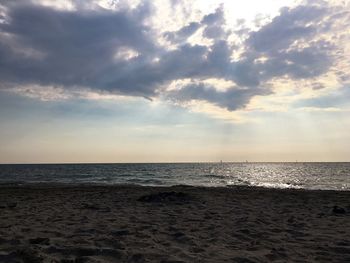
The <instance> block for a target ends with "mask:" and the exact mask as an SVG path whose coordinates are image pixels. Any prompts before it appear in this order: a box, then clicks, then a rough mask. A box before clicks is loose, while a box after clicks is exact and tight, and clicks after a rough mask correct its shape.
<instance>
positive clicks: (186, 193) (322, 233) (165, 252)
mask: <svg viewBox="0 0 350 263" xmlns="http://www.w3.org/2000/svg"><path fill="white" fill-rule="evenodd" d="M272 261H273V262H350V192H335V191H303V190H271V189H262V188H245V187H234V188H198V187H186V186H176V187H137V186H112V187H106V186H74V187H66V186H57V185H56V186H52V185H51V186H49V185H36V186H22V187H21V186H3V187H0V262H62V263H68V262H70V263H73V262H75V263H78V262H164V263H165V262H168V263H170V262H272Z"/></svg>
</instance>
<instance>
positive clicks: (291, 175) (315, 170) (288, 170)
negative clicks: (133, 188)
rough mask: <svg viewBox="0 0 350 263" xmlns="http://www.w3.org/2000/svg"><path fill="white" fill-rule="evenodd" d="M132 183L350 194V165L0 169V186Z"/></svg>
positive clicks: (22, 166)
mask: <svg viewBox="0 0 350 263" xmlns="http://www.w3.org/2000/svg"><path fill="white" fill-rule="evenodd" d="M37 183H54V184H55V183H59V184H69V185H73V184H99V185H100V184H103V185H115V184H134V185H143V186H173V185H191V186H205V187H230V186H255V187H267V188H298V189H310V190H350V163H325V162H322V163H315V162H313V163H301V162H296V163H250V162H244V163H228V162H219V163H117V164H2V165H0V185H8V184H18V185H22V184H37Z"/></svg>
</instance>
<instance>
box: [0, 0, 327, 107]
mask: <svg viewBox="0 0 350 263" xmlns="http://www.w3.org/2000/svg"><path fill="white" fill-rule="evenodd" d="M6 3H8V2H6ZM6 9H7V11H6V22H5V23H0V80H1V83H3V84H2V86H4V85H5V84H6V87H8V85H13V86H16V85H21V84H40V85H59V86H63V87H65V88H66V89H69V88H71V87H75V86H78V87H88V88H90V89H95V90H97V91H109V92H112V93H118V94H124V95H132V96H142V97H147V98H151V97H156V96H159V95H160V94H161V93H162V92H164V91H161V89H160V88H161V87H164V86H166V85H167V84H169V83H170V82H171V81H174V80H178V79H184V78H188V79H197V80H199V81H200V80H204V79H206V78H223V79H225V80H231V81H234V82H235V83H236V84H237V85H238V87H239V88H238V89H232V90H231V89H230V90H228V91H225V92H221V91H216V90H215V88H214V87H207V86H205V85H190V86H186V87H184V88H183V89H181V90H180V91H179V92H178V93H169V96H170V95H173V96H174V99H175V100H181V99H182V100H184V101H187V100H190V99H198V100H205V101H208V102H210V103H213V104H216V105H218V106H220V107H223V108H227V109H229V110H235V109H238V108H242V107H244V105H246V104H247V103H248V102H249V100H250V98H252V97H254V96H256V95H264V94H267V93H268V92H266V90H264V89H262V88H261V86H263V84H264V83H265V82H266V81H269V80H271V79H272V78H274V77H279V76H289V77H290V78H292V79H298V78H310V77H316V76H318V75H320V74H322V73H324V72H326V71H327V70H328V69H329V67H330V66H331V65H332V56H331V52H332V50H333V49H334V47H333V46H332V45H331V44H330V43H327V42H325V41H319V40H318V41H312V39H313V37H314V36H315V35H317V32H318V31H319V30H323V32H324V31H325V30H326V29H325V27H322V18H323V17H324V16H326V14H327V8H325V7H324V8H321V7H316V6H299V7H296V8H293V9H287V8H285V9H283V10H282V11H281V14H280V15H279V16H277V17H276V18H274V19H273V20H272V21H271V22H270V23H268V24H267V25H265V26H263V27H261V28H260V29H259V30H258V31H255V32H249V33H248V38H247V40H246V42H245V47H244V50H245V52H244V53H243V55H242V57H241V58H240V60H238V61H232V60H231V54H232V52H233V51H234V49H235V48H236V47H235V46H232V45H231V44H229V42H228V41H227V37H228V35H229V34H230V32H228V31H227V30H225V26H224V24H225V19H224V12H223V7H220V8H218V9H217V10H216V11H215V12H214V13H212V14H209V15H206V16H204V17H203V18H202V19H201V20H200V21H197V22H192V23H189V24H188V25H186V26H185V27H183V28H181V29H180V30H178V31H175V32H166V33H165V34H164V36H165V38H167V39H168V40H169V41H171V42H173V43H175V44H176V45H177V48H176V49H174V50H168V49H166V48H165V47H162V46H160V45H159V44H157V43H158V42H157V40H156V39H155V36H156V34H155V32H153V30H152V28H150V27H149V26H146V23H145V20H147V18H149V16H151V15H152V7H151V6H150V5H149V4H143V5H141V6H139V7H138V8H136V9H131V10H130V9H123V10H120V11H111V10H105V9H102V8H100V9H95V10H91V9H89V8H83V9H78V10H77V11H62V10H57V9H52V8H49V7H43V6H38V5H34V4H30V3H29V2H21V1H15V2H11V4H7V6H6ZM200 28H202V29H203V36H204V37H207V38H209V39H211V40H212V45H211V46H209V47H208V46H204V45H190V44H188V43H186V40H187V39H188V38H189V37H190V36H191V35H193V34H194V33H195V32H197V30H199V29H200ZM295 41H308V43H309V46H308V47H305V48H295V47H293V43H294V42H295ZM125 49H129V50H130V49H131V50H133V52H134V53H137V56H134V57H132V58H130V59H128V60H125V59H122V58H121V57H120V56H118V55H116V54H119V53H118V52H123V51H125ZM262 56H263V57H265V60H264V61H263V62H259V60H258V59H259V58H261V57H262ZM0 87H1V86H0ZM262 90H264V91H262ZM169 96H167V97H169Z"/></svg>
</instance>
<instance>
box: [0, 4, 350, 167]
mask: <svg viewBox="0 0 350 263" xmlns="http://www.w3.org/2000/svg"><path fill="white" fill-rule="evenodd" d="M349 58H350V2H349V1H347V0H345V1H319V0H315V1H312V0H310V1H293V0H286V1H278V0H268V1H258V0H255V1H254V0H244V1H230V0H227V1H224V0H222V1H219V0H216V1H214V0H168V1H165V0H155V1H137V0H131V1H126V0H120V1H118V0H114V1H113V0H60V1H59V0H57V1H54V0H32V1H31V0H11V1H10V0H0V142H1V147H0V163H31V162H34V163H41V162H49V163H51V162H172V161H177V162H180V161H186V162H188V161H218V160H223V161H245V160H249V161H295V160H299V161H350V159H349V158H350V132H349V130H350V118H349V116H350V59H349Z"/></svg>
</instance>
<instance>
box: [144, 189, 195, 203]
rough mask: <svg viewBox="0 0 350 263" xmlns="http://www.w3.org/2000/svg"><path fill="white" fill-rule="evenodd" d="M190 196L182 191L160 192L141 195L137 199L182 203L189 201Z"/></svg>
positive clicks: (149, 201) (151, 201) (150, 201)
mask: <svg viewBox="0 0 350 263" xmlns="http://www.w3.org/2000/svg"><path fill="white" fill-rule="evenodd" d="M191 199H192V198H191V196H190V195H188V194H186V193H183V192H175V191H171V192H160V193H156V194H149V195H143V196H141V197H140V198H139V199H138V201H140V202H148V203H176V204H183V203H187V202H189V201H191Z"/></svg>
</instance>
